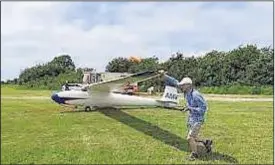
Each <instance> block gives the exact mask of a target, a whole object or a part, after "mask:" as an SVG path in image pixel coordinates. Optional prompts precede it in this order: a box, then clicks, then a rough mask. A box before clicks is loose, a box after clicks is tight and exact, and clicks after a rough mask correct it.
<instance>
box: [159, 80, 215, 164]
mask: <svg viewBox="0 0 275 165" xmlns="http://www.w3.org/2000/svg"><path fill="white" fill-rule="evenodd" d="M164 79H165V82H166V85H171V86H174V87H178V88H180V89H181V90H182V91H183V93H184V98H185V99H186V101H187V106H186V107H184V108H183V110H182V111H184V112H186V111H188V112H189V116H188V121H187V128H188V135H187V141H188V144H189V147H190V149H191V154H190V156H189V157H188V159H189V160H195V159H196V158H198V152H197V146H198V145H199V143H203V144H204V146H205V148H206V151H207V153H209V152H211V149H212V140H201V139H200V140H199V138H198V134H199V131H200V128H201V126H202V124H203V123H204V114H205V112H206V110H207V104H206V101H205V99H204V98H203V97H202V95H201V94H200V93H199V92H198V91H197V90H195V89H194V88H193V87H192V80H191V79H190V78H189V77H185V78H183V79H182V80H181V82H178V80H176V79H175V78H173V77H170V76H168V75H164Z"/></svg>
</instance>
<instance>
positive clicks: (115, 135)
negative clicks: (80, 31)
mask: <svg viewBox="0 0 275 165" xmlns="http://www.w3.org/2000/svg"><path fill="white" fill-rule="evenodd" d="M1 101H2V104H1V125H2V129H1V143H2V145H1V150H2V152H1V153H2V154H1V163H3V164H7V163H12V164H15V163H28V164H29V163H36V164H42V163H54V164H59V163H62V164H66V163H74V164H77V163H82V164H83V163H84V164H93V163H131V164H132V163H135V164H137V163H146V164H168V163H170V164H182V163H188V164H190V163H207V164H217V163H222V164H229V163H248V164H255V163H265V164H266V163H270V164H271V163H272V162H273V111H272V110H273V104H272V102H268V103H267V102H263V103H261V102H257V103H253V102H237V103H235V102H234V103H230V102H209V103H208V104H209V112H208V114H207V118H206V123H205V125H204V126H203V128H202V131H201V134H202V135H203V136H205V137H211V138H212V139H213V140H214V151H213V153H212V154H211V155H207V156H204V157H202V158H200V160H196V161H194V162H189V161H186V160H185V158H186V157H187V156H188V155H189V152H187V142H186V140H185V136H186V133H187V131H186V116H187V114H185V113H182V112H179V111H171V110H164V109H155V108H154V109H138V108H137V109H128V110H127V109H123V110H111V109H106V110H101V111H96V112H66V113H65V112H64V113H61V112H62V111H64V110H63V109H64V108H62V107H60V106H58V105H56V104H54V103H53V102H52V101H49V100H9V99H1Z"/></svg>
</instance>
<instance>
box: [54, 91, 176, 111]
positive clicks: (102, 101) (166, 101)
mask: <svg viewBox="0 0 275 165" xmlns="http://www.w3.org/2000/svg"><path fill="white" fill-rule="evenodd" d="M176 92H177V91H176V89H174V88H173V87H166V89H165V92H164V95H163V97H162V99H159V100H157V99H153V98H147V97H139V96H132V95H126V94H117V93H111V92H110V93H104V94H101V93H98V94H89V92H87V91H74V90H72V91H61V92H59V93H56V94H53V95H52V99H53V100H54V101H55V102H57V103H59V104H68V105H82V106H91V107H93V106H96V107H115V106H163V107H175V106H177V97H178V96H177V93H176ZM171 95H172V96H173V97H171Z"/></svg>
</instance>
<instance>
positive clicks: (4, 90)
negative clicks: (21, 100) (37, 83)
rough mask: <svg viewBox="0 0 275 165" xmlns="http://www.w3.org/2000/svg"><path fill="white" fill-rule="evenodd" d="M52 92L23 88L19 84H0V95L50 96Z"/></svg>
mask: <svg viewBox="0 0 275 165" xmlns="http://www.w3.org/2000/svg"><path fill="white" fill-rule="evenodd" d="M53 92H54V90H53V91H51V90H35V89H33V90H29V89H24V88H22V87H20V86H16V85H2V86H1V96H14V97H18V96H22V97H27V96H50V95H51V94H52V93H53Z"/></svg>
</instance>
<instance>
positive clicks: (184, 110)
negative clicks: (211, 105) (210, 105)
mask: <svg viewBox="0 0 275 165" xmlns="http://www.w3.org/2000/svg"><path fill="white" fill-rule="evenodd" d="M181 111H183V112H187V111H190V109H189V108H188V107H184V108H183V109H182V110H181Z"/></svg>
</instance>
